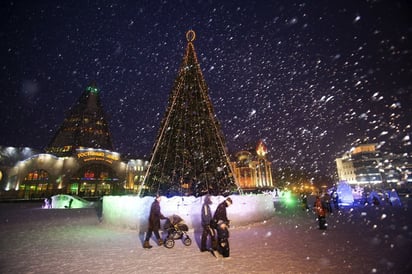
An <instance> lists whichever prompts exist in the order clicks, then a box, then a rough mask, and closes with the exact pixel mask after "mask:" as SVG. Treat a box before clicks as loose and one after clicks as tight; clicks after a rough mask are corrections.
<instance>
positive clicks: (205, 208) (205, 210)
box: [200, 195, 217, 252]
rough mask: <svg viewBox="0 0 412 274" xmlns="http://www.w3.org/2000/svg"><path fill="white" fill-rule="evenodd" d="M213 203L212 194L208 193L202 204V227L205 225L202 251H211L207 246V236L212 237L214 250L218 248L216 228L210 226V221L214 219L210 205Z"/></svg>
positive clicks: (201, 244)
mask: <svg viewBox="0 0 412 274" xmlns="http://www.w3.org/2000/svg"><path fill="white" fill-rule="evenodd" d="M211 204H212V201H211V200H210V195H206V196H205V198H204V201H203V205H202V212H201V215H202V227H203V232H202V238H201V242H200V251H201V252H205V251H209V249H208V248H207V244H206V241H207V237H208V236H209V237H210V241H211V247H212V249H213V250H216V249H217V243H216V235H215V230H214V229H213V228H211V227H210V221H211V220H212V218H213V216H212V211H211V210H210V205H211Z"/></svg>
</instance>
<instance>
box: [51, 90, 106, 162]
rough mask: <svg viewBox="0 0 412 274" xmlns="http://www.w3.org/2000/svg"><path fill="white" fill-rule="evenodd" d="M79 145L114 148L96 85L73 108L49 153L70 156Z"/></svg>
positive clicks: (55, 137)
mask: <svg viewBox="0 0 412 274" xmlns="http://www.w3.org/2000/svg"><path fill="white" fill-rule="evenodd" d="M78 148H93V149H105V150H110V151H112V150H113V144H112V139H111V134H110V130H109V125H108V123H107V119H106V116H105V113H104V111H103V108H102V105H101V102H100V96H99V90H98V88H97V87H96V85H95V84H91V85H90V86H88V87H87V88H86V90H85V91H84V92H83V93H82V95H81V96H80V98H79V100H78V101H77V103H76V104H75V105H74V106H73V107H72V108H71V109H70V110H69V113H68V115H67V116H66V118H65V119H64V121H63V124H62V125H61V127H60V128H59V130H58V131H57V132H56V135H55V136H54V138H53V139H52V141H51V142H50V144H49V145H48V147H47V148H46V152H48V153H51V154H54V155H56V156H58V157H66V156H71V155H72V154H73V153H74V152H75V151H76V149H78Z"/></svg>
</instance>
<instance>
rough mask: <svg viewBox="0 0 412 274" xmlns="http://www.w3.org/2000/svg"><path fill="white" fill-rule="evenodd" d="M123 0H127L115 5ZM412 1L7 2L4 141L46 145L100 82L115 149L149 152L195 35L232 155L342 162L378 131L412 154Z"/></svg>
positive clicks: (285, 163)
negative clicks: (262, 148) (253, 151)
mask: <svg viewBox="0 0 412 274" xmlns="http://www.w3.org/2000/svg"><path fill="white" fill-rule="evenodd" d="M117 2H120V3H117ZM411 6H412V4H411V2H410V1H394V0H388V1H379V0H370V1H362V0H359V1H295V0H285V1H253V0H247V1H212V0H210V1H202V0H197V1H171V0H165V1H153V0H152V1H56V0H53V1H2V2H1V4H0V12H1V16H0V22H1V25H0V40H1V43H0V54H1V56H0V69H1V73H0V85H1V86H0V92H1V93H0V94H1V96H0V115H1V116H0V117H1V119H0V128H1V133H0V145H2V146H24V147H26V146H27V147H32V148H37V149H44V148H45V147H46V146H47V145H48V143H49V142H50V141H51V139H52V137H53V136H54V134H55V133H56V131H57V130H58V128H59V126H60V125H61V124H62V122H63V119H64V117H65V115H66V114H67V111H68V110H69V108H70V107H71V106H72V105H73V104H74V103H76V102H77V100H78V99H79V97H80V95H81V94H82V92H83V91H84V90H85V88H86V86H87V85H88V84H89V83H91V82H93V81H95V82H96V83H97V86H98V87H99V89H100V92H101V93H100V96H101V99H102V103H103V107H104V110H105V111H106V113H107V116H108V120H109V124H110V126H111V132H112V137H113V142H114V147H115V150H116V151H118V152H120V153H121V154H123V155H126V156H129V157H133V158H143V157H144V158H148V157H149V156H150V153H151V149H152V146H153V144H154V142H155V138H156V135H157V132H158V129H159V126H160V122H161V119H162V118H163V115H164V113H165V108H166V105H167V101H168V99H169V94H170V91H171V89H172V87H173V82H174V80H175V78H176V76H177V71H178V68H179V66H180V63H181V61H182V57H183V54H184V50H185V47H186V44H187V41H186V38H185V33H186V31H187V30H189V29H193V30H194V31H195V32H196V40H195V41H194V45H195V50H196V52H197V55H198V58H199V62H200V66H201V68H202V71H203V76H204V78H205V80H206V83H207V84H208V86H209V95H210V98H211V100H212V102H213V105H214V109H215V112H216V116H217V118H218V120H219V121H220V122H221V125H222V130H223V133H224V135H225V138H226V142H227V145H228V148H229V152H230V153H231V154H234V153H235V152H237V151H239V150H241V149H247V148H250V147H251V146H255V145H256V144H257V142H258V140H259V139H263V140H264V141H265V142H266V144H267V146H268V150H269V158H270V160H271V161H272V162H273V166H274V170H279V169H280V168H282V169H283V168H286V167H292V168H294V169H301V170H304V171H308V172H309V173H311V174H318V175H319V174H322V175H330V174H333V173H335V172H336V165H335V162H334V159H335V158H336V157H340V156H341V155H342V153H343V152H345V151H347V150H349V149H350V148H351V147H352V146H354V145H356V144H359V143H362V142H365V141H367V142H374V143H377V144H379V148H380V149H381V150H382V151H384V152H397V153H398V152H407V153H411V147H412V145H411V140H410V137H412V136H411V135H412V129H411V125H412V41H411V40H412V16H411V14H412V8H411Z"/></svg>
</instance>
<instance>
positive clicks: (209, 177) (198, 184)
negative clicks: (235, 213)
mask: <svg viewBox="0 0 412 274" xmlns="http://www.w3.org/2000/svg"><path fill="white" fill-rule="evenodd" d="M186 38H187V41H188V43H187V47H186V52H185V55H184V57H183V62H182V64H181V66H180V69H179V72H178V76H177V78H176V80H175V83H174V87H173V89H172V91H171V94H170V98H169V102H168V106H167V109H166V113H165V116H164V118H163V121H162V125H161V128H160V131H159V133H158V137H157V140H156V143H155V145H154V147H153V152H152V158H151V161H150V164H149V168H148V170H147V173H146V177H145V181H144V182H143V184H142V189H141V191H142V193H143V194H155V193H161V194H163V195H168V196H173V195H195V196H201V195H204V194H212V195H227V194H230V193H232V192H233V191H236V190H238V187H237V184H236V182H235V178H234V176H233V173H232V171H231V167H230V160H229V157H228V155H227V151H226V145H225V140H224V137H223V134H222V132H221V128H220V125H219V122H218V121H217V119H216V116H215V114H214V110H213V106H212V103H211V100H210V98H209V95H208V88H207V85H206V82H205V80H204V78H203V75H202V71H201V69H200V65H199V62H198V60H197V56H196V52H195V49H194V46H193V41H194V39H195V32H194V31H192V30H190V31H188V32H187V33H186Z"/></svg>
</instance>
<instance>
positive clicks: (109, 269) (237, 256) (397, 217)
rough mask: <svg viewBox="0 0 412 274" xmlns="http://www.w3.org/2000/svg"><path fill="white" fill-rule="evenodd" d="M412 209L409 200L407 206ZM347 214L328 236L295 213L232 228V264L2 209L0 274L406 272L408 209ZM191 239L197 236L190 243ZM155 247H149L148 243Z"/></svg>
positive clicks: (121, 233) (76, 221) (83, 212)
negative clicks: (144, 245) (149, 248)
mask: <svg viewBox="0 0 412 274" xmlns="http://www.w3.org/2000/svg"><path fill="white" fill-rule="evenodd" d="M408 203H409V205H411V201H409V202H408ZM407 206H408V204H407V205H405V206H404V207H402V208H391V207H386V208H374V207H368V208H355V209H354V210H350V209H345V210H342V211H341V212H340V213H338V214H334V215H331V216H329V217H328V223H329V228H328V230H327V231H320V230H318V229H317V223H316V220H315V216H314V215H313V213H311V212H304V211H301V210H289V211H288V210H278V211H277V214H276V216H275V217H274V218H272V219H270V220H267V221H265V222H262V223H256V224H253V225H250V226H245V227H232V228H231V238H230V245H231V258H230V259H223V258H221V257H219V258H217V259H216V258H214V257H213V256H212V255H211V254H209V253H201V252H199V249H198V242H199V236H200V235H199V232H198V231H190V235H191V236H192V239H193V243H192V245H191V246H189V247H186V246H184V245H183V243H181V242H179V241H178V242H176V245H175V247H174V248H172V249H166V248H164V247H158V246H154V247H153V248H152V249H151V250H145V249H143V248H142V247H141V246H142V237H143V235H138V234H137V233H136V232H135V231H131V230H122V229H119V228H111V227H107V226H105V225H103V224H99V223H98V222H97V218H96V214H95V212H94V210H91V209H79V210H74V209H73V210H64V209H63V210H41V209H38V207H39V206H37V205H36V207H37V208H34V207H33V205H30V204H4V203H0V209H1V211H0V217H1V219H0V220H1V223H0V272H1V273H221V272H224V273H407V272H408V271H409V272H410V271H411V270H412V264H411V262H410V259H411V258H412V256H411V255H409V253H410V250H411V247H412V214H411V210H412V209H411V207H409V208H408V207H407ZM193 235H196V237H195V238H193ZM153 243H154V242H153V241H152V244H153Z"/></svg>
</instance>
